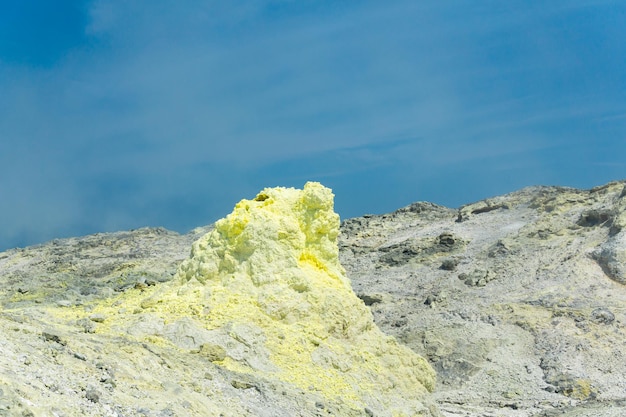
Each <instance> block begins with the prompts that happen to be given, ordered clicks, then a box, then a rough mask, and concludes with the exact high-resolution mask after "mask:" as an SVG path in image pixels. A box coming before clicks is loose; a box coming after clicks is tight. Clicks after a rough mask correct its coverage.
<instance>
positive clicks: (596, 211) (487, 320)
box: [340, 182, 626, 417]
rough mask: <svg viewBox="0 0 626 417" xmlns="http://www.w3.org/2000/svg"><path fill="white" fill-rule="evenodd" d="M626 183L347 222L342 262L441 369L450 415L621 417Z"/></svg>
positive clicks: (385, 320)
mask: <svg viewBox="0 0 626 417" xmlns="http://www.w3.org/2000/svg"><path fill="white" fill-rule="evenodd" d="M625 228H626V188H625V187H624V182H616V183H610V184H607V185H605V186H601V187H597V188H594V189H591V190H576V189H571V188H559V187H533V188H527V189H523V190H521V191H519V192H515V193H512V194H509V195H505V196H501V197H496V198H492V199H488V200H484V201H480V202H478V203H474V204H470V205H467V206H464V207H461V208H460V209H459V210H452V209H448V208H444V207H440V206H436V205H433V204H430V203H415V204H412V205H410V206H408V207H405V208H403V209H400V210H398V211H396V212H394V213H390V214H386V215H380V216H365V217H361V218H356V219H349V220H346V221H344V223H343V224H342V234H341V236H340V248H341V256H340V260H341V263H342V265H344V267H345V268H346V270H347V274H348V276H349V277H350V279H351V280H352V284H353V287H354V289H355V292H356V293H357V294H358V295H359V297H360V298H361V299H362V300H363V301H364V302H365V303H366V304H368V305H369V306H370V308H371V310H372V312H373V314H374V319H375V321H376V323H377V324H378V325H379V326H380V327H381V329H383V330H384V331H385V332H387V333H388V334H393V335H395V336H396V337H397V338H398V339H399V340H401V341H403V342H404V343H406V344H407V345H408V346H409V347H411V348H412V349H413V350H414V351H415V352H418V353H420V354H421V355H424V356H425V357H426V358H428V359H429V361H430V362H431V363H432V364H433V366H434V367H435V369H436V370H437V375H438V381H439V382H438V387H437V390H436V392H435V397H436V398H437V400H438V402H439V404H440V408H441V410H442V412H443V413H444V415H447V416H468V417H469V416H476V417H477V416H557V415H558V416H570V417H574V416H577V417H580V416H589V417H591V416H605V417H609V416H615V417H617V416H624V415H626V378H624V375H626V360H625V359H626V350H625V347H624V340H626V339H625V336H626V328H625V323H626V315H625V311H626V309H625V306H626V287H625V285H626V230H625Z"/></svg>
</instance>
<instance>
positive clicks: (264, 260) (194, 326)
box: [141, 182, 435, 416]
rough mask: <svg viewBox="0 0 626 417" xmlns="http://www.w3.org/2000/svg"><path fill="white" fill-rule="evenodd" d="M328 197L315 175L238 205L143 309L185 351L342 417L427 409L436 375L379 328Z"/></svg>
mask: <svg viewBox="0 0 626 417" xmlns="http://www.w3.org/2000/svg"><path fill="white" fill-rule="evenodd" d="M333 197H334V196H333V194H332V192H331V190H330V189H328V188H326V187H324V186H322V185H321V184H319V183H314V182H309V183H307V184H306V185H305V186H304V189H303V190H297V189H293V188H266V189H265V190H263V191H261V192H260V193H259V194H258V195H257V196H256V197H255V198H254V199H252V200H242V201H241V202H239V203H238V204H237V205H236V206H235V209H234V211H233V212H232V213H231V214H230V215H228V216H227V217H226V218H224V219H222V220H219V221H218V222H217V223H216V224H215V229H214V230H212V231H211V232H209V233H207V234H206V235H205V236H203V237H202V238H200V239H199V240H198V241H196V242H195V243H194V244H193V249H192V253H191V257H190V258H189V259H187V260H185V261H184V262H183V263H182V265H181V266H180V268H179V271H178V274H177V278H176V280H175V284H174V285H173V286H170V287H168V288H166V289H165V290H162V291H160V292H157V293H156V294H155V295H153V296H152V297H150V298H147V299H145V300H143V301H142V302H141V304H142V306H143V307H147V310H149V311H152V312H153V314H155V315H157V316H159V317H161V318H162V319H163V320H164V322H165V321H168V322H170V323H171V324H169V325H168V326H169V328H173V330H171V331H169V332H168V331H166V332H164V333H163V336H164V337H165V338H167V339H169V340H170V341H171V342H173V343H175V344H177V345H178V346H179V347H181V348H184V349H192V350H194V349H195V350H199V351H201V352H204V353H206V354H207V355H208V357H210V358H211V359H212V360H213V361H215V362H216V363H218V364H219V365H220V366H224V367H226V368H228V369H231V370H233V371H238V372H241V373H245V374H253V375H255V376H257V377H263V378H267V379H270V380H271V379H277V380H280V381H283V382H286V383H288V384H292V385H293V386H295V387H298V388H299V389H301V390H304V391H314V392H318V393H319V394H320V395H321V396H322V397H323V398H324V400H325V401H326V402H328V403H330V404H336V407H340V408H341V409H342V410H343V411H342V414H343V415H351V414H353V415H361V414H362V412H363V411H364V410H368V411H369V412H371V413H374V414H375V415H411V416H416V415H432V414H433V413H434V409H431V408H428V407H427V406H425V405H424V401H426V402H427V394H428V391H432V390H433V388H434V384H435V375H434V371H433V370H432V368H431V367H430V366H429V365H428V364H427V362H426V361H425V360H424V359H423V358H421V357H420V356H418V355H417V354H415V353H414V352H413V351H411V350H409V349H408V348H406V347H404V346H402V345H400V344H398V343H397V341H396V340H395V339H394V338H392V337H389V336H386V335H384V334H383V333H382V332H381V331H380V330H379V329H378V328H377V327H376V325H375V324H374V322H373V319H372V315H371V313H370V311H369V309H368V308H367V307H366V306H365V304H364V303H363V301H361V300H360V299H359V298H358V297H357V296H356V295H355V294H354V292H353V291H352V288H351V286H350V282H349V280H348V279H347V277H346V275H345V272H344V270H343V268H342V267H341V265H340V263H339V249H338V247H337V236H338V234H339V224H340V223H339V216H338V215H337V214H336V213H335V212H334V211H333ZM187 329H189V330H187ZM186 332H188V333H189V334H187V333H186Z"/></svg>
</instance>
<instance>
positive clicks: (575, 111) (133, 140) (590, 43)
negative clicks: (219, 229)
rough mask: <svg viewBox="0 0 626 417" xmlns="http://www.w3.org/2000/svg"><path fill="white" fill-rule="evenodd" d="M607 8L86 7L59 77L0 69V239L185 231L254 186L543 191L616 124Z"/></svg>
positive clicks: (100, 3)
mask: <svg viewBox="0 0 626 417" xmlns="http://www.w3.org/2000/svg"><path fill="white" fill-rule="evenodd" d="M620 4H621V3H620V2H618V1H608V0H607V1H589V0H587V1H583V0H580V1H575V2H572V1H567V2H566V1H555V2H551V3H550V4H543V3H539V2H525V1H512V2H500V3H497V2H496V3H494V2H473V3H464V4H463V5H459V4H455V5H451V4H449V3H445V2H435V1H425V2H413V1H399V2H392V3H384V2H375V1H366V2H358V3H354V2H352V3H350V2H318V1H291V2H288V1H270V0H267V1H258V2H248V1H229V2H223V1H192V2H186V3H185V4H184V5H181V3H180V2H174V1H155V2H151V3H150V6H146V5H145V4H139V3H135V2H126V1H122V0H96V1H93V2H92V3H91V4H90V7H89V9H88V10H89V12H88V15H87V16H88V20H87V22H86V25H85V27H84V32H85V33H84V36H85V39H87V41H86V43H84V42H83V43H69V44H68V45H71V48H69V49H68V50H67V51H65V53H64V54H60V56H61V58H59V59H58V60H57V61H56V62H55V63H54V65H51V66H46V67H42V68H39V67H34V66H28V65H13V64H7V63H4V64H3V63H2V62H3V61H2V59H1V58H2V57H1V56H0V90H2V92H3V93H2V96H1V97H0V135H1V136H2V140H0V176H1V177H2V178H11V180H10V181H4V180H3V181H0V195H1V196H2V199H1V200H2V201H3V202H2V203H1V205H0V229H2V230H6V231H7V232H6V233H7V234H6V235H5V236H19V235H28V236H31V237H30V238H28V239H25V240H24V241H27V240H28V241H34V240H40V239H43V238H48V237H52V236H54V235H58V234H68V233H76V231H77V230H80V231H85V232H86V231H94V230H98V228H99V227H100V226H102V229H112V228H125V227H136V226H139V225H143V224H146V223H148V222H150V223H151V224H164V225H166V226H170V227H177V228H179V229H181V230H182V229H184V228H185V227H192V226H193V225H197V224H198V222H200V221H207V222H208V221H211V220H212V219H213V218H214V217H216V216H217V215H218V214H222V213H223V210H225V209H224V208H223V206H225V207H226V209H227V208H229V207H230V205H231V203H232V201H233V200H234V199H236V197H237V196H239V195H240V194H245V193H246V192H252V191H253V189H254V188H255V187H258V186H259V185H267V184H260V182H261V181H262V180H263V181H272V182H273V183H274V182H282V181H290V180H291V179H293V178H305V177H325V178H327V179H329V180H330V181H335V182H336V183H338V184H347V181H348V180H349V181H353V182H354V181H357V180H358V181H362V182H364V183H365V182H367V181H374V179H373V178H372V175H376V176H377V177H378V178H384V180H385V181H388V182H389V183H394V182H397V184H398V185H395V186H390V187H388V188H389V191H388V192H389V193H396V194H406V191H404V190H402V189H401V187H403V186H404V187H406V186H407V185H406V184H407V183H406V182H405V180H403V179H402V177H403V176H404V177H411V178H413V180H414V181H415V182H416V183H422V184H423V183H425V182H427V181H431V182H433V181H434V180H435V179H436V178H441V181H444V180H448V177H446V176H445V175H444V174H442V173H444V172H451V171H453V170H455V171H459V170H461V171H462V170H463V169H467V172H474V171H472V170H474V169H475V168H476V167H475V165H476V164H481V166H482V167H483V168H484V169H488V168H489V167H493V169H502V168H503V167H506V166H507V165H506V161H509V163H508V166H513V165H514V164H513V162H512V161H515V160H517V161H524V163H525V164H526V166H529V165H532V166H533V172H534V173H541V172H545V173H547V174H546V177H545V178H549V179H552V178H555V177H554V171H553V170H552V168H551V164H552V161H550V162H549V163H547V162H545V161H544V160H542V159H541V158H543V157H544V156H542V155H549V156H550V157H553V156H554V155H558V154H560V153H559V152H562V151H561V149H563V147H565V146H566V145H567V144H568V143H576V144H577V146H579V147H584V146H585V144H584V140H583V139H582V138H583V135H587V134H590V133H591V132H593V129H600V128H599V127H598V126H599V125H602V123H598V122H597V121H598V120H605V119H606V117H613V115H621V114H623V112H624V111H625V110H626V108H624V107H623V106H624V104H623V100H622V101H620V100H621V99H622V98H623V94H621V93H623V92H624V91H625V89H624V86H625V85H624V79H626V72H625V69H624V64H623V63H622V62H621V61H620V57H626V56H625V55H624V54H625V52H624V46H623V45H622V42H621V39H623V36H618V34H620V35H625V34H626V33H624V29H623V28H621V26H620V25H617V24H616V23H615V21H614V20H613V17H612V15H613V14H614V13H615V10H616V9H619V10H621V11H622V12H623V10H624V6H623V5H620ZM453 6H454V7H453ZM609 9H610V10H609ZM580 10H584V12H585V13H587V14H588V13H591V14H589V15H590V16H594V19H596V20H593V21H590V20H589V19H585V18H584V16H582V15H581V14H580V13H579V11H580ZM581 16H582V17H581ZM25 23H26V24H27V22H25ZM605 23H606V24H605ZM579 29H581V30H584V32H583V33H582V34H580V35H579V34H578V32H577V31H578V30H579ZM76 45H78V46H76ZM596 56H597V57H598V60H597V61H593V62H592V61H590V58H594V57H596ZM612 56H613V57H615V58H611V57H612ZM599 74H602V75H603V76H602V77H600V76H599ZM620 89H621V90H620ZM620 106H621V107H620ZM603 118H604V119H603ZM613 125H615V123H613ZM613 129H615V128H614V127H613ZM618 132H622V133H623V128H622V130H621V131H619V130H618ZM595 133H597V134H598V135H603V134H604V135H609V133H607V132H605V131H600V130H597V131H595ZM611 134H615V131H613V133H611ZM602 137H603V138H605V139H603V140H605V141H609V139H608V136H602ZM409 139H410V140H409ZM607 143H608V142H607ZM606 146H607V147H608V148H609V149H615V148H611V146H613V145H610V144H608V145H606ZM613 156H615V157H617V156H616V154H615V152H613ZM324 160H326V163H324V162H323V161H324ZM503 161H504V162H503ZM607 163H611V160H608V161H607ZM542 167H545V169H542ZM516 172H517V174H518V176H519V173H520V172H521V168H519V171H516ZM612 172H614V171H612ZM259 173H261V174H259ZM372 173H374V174H372ZM359 175H361V176H363V178H362V179H358V176H359ZM437 175H439V177H437ZM468 176H469V174H468ZM342 178H343V179H342ZM523 178H524V177H523V176H522V177H520V181H522V180H523ZM525 178H528V179H529V181H530V180H532V181H535V180H540V179H541V178H540V177H539V176H535V177H532V178H530V177H525ZM502 181H503V182H502V184H504V180H502ZM400 184H402V185H400ZM462 186H463V184H461V185H458V186H457V187H462ZM345 188H346V189H348V188H349V187H345ZM360 188H366V187H361V186H354V187H353V189H355V190H356V189H360ZM432 189H433V190H434V189H435V188H432ZM198 190H200V191H198ZM239 190H241V191H239ZM359 192H360V191H359ZM448 192H455V191H448ZM201 193H206V195H204V196H198V194H201ZM355 193H356V192H355ZM5 196H7V197H6V198H5ZM435 197H436V196H435ZM414 198H415V199H417V198H420V197H419V196H417V195H416V196H415V197H414ZM354 200H355V201H361V200H359V199H358V198H357V196H356V195H355V198H354ZM389 200H390V201H393V202H395V201H397V200H393V198H391V197H390V198H389ZM355 204H357V203H355ZM35 207H45V209H43V208H41V209H39V208H37V209H35ZM218 207H220V208H218ZM390 209H393V207H390ZM45 210H47V211H49V212H50V213H54V215H52V214H50V216H49V217H46V216H45V215H44V214H43V213H44V211H45ZM203 210H205V213H206V214H204V215H202V214H200V213H203ZM346 210H347V211H350V212H351V213H354V214H358V212H357V207H356V206H355V207H352V208H347V209H346ZM363 210H364V211H369V210H368V209H367V208H364V209H363ZM179 213H187V214H186V215H185V216H181V215H180V214H179ZM202 216H204V217H202ZM181 217H185V218H184V219H181ZM200 219H201V220H200ZM35 235H38V236H41V237H40V238H32V236H35ZM16 239H17V238H15V237H8V238H5V242H15V241H16ZM0 240H2V239H0ZM3 245H10V243H4V244H3V243H2V242H1V241H0V247H2V246H3Z"/></svg>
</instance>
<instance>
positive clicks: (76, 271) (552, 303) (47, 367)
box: [0, 182, 626, 417]
mask: <svg viewBox="0 0 626 417" xmlns="http://www.w3.org/2000/svg"><path fill="white" fill-rule="evenodd" d="M625 190H626V188H625V183H624V182H615V183H611V184H607V185H605V186H601V187H597V188H594V189H592V190H576V189H571V188H560V187H533V188H527V189H523V190H521V191H518V192H515V193H512V194H508V195H505V196H500V197H495V198H491V199H488V200H484V201H480V202H477V203H473V204H469V205H466V206H463V207H461V208H460V209H450V208H445V207H441V206H437V205H434V204H431V203H423V202H420V203H415V204H412V205H410V206H408V207H404V208H402V209H399V210H397V211H395V212H393V213H390V214H385V215H371V216H364V217H360V218H355V219H348V220H345V221H344V222H343V224H342V234H341V236H340V238H339V245H340V259H341V262H342V264H343V266H344V268H345V269H346V271H347V275H348V277H349V278H350V279H351V280H352V285H353V288H354V291H355V292H356V293H357V295H358V296H359V297H360V298H361V299H362V300H363V302H364V303H365V304H366V305H367V306H369V308H370V309H371V311H372V313H373V315H374V318H375V321H376V323H377V324H378V326H379V327H380V328H381V329H382V330H383V331H384V332H386V333H387V334H390V335H393V336H395V337H396V338H397V339H398V340H400V341H401V342H402V343H404V344H406V345H407V346H409V347H410V348H411V349H413V350H414V351H415V352H417V353H419V354H420V355H422V356H424V357H425V358H427V359H428V360H429V361H430V363H431V364H432V365H433V367H434V368H435V369H436V371H437V375H438V383H437V388H436V390H435V392H434V393H433V395H434V398H435V400H436V402H437V404H438V406H439V409H440V411H441V413H442V415H444V416H448V417H461V416H463V417H479V416H486V417H488V416H513V417H518V416H519V417H527V416H528V417H530V416H544V417H548V416H565V417H583V416H585V417H592V416H594V417H595V416H600V417H623V416H625V415H626V327H625V325H626V192H625ZM209 229H210V227H205V228H201V229H197V230H194V231H192V232H190V233H189V234H186V235H179V234H177V233H174V232H170V231H167V230H165V229H161V228H157V229H150V228H146V229H138V230H134V231H129V232H119V233H110V234H97V235H92V236H86V237H81V238H72V239H62V240H55V241H52V242H49V243H46V244H43V245H37V246H33V247H29V248H25V249H12V250H9V251H6V252H3V253H0V305H1V308H0V335H1V337H0V416H68V417H69V416H74V415H77V416H78V415H94V416H185V415H206V416H220V415H223V416H267V417H271V416H298V415H301V416H332V415H338V416H340V415H343V414H342V413H343V411H342V410H343V409H342V408H341V407H342V404H341V402H340V401H339V402H337V403H326V402H325V401H324V399H323V398H322V397H320V396H316V395H315V393H312V392H305V391H302V390H297V389H295V388H294V387H293V386H290V385H288V384H282V385H281V384H280V383H278V382H276V381H274V380H272V381H268V380H262V379H258V378H255V377H254V375H249V374H245V373H237V372H234V371H230V370H227V369H225V368H223V367H221V366H219V365H216V364H214V363H213V362H215V361H219V360H221V359H223V358H224V355H225V354H232V352H230V353H229V352H225V351H224V350H223V349H219V347H218V346H208V345H203V348H202V349H200V350H199V351H195V352H192V353H190V351H184V350H180V349H175V348H172V346H170V345H167V344H159V343H137V342H133V340H134V339H132V338H131V337H129V338H123V337H119V338H115V337H112V336H106V335H103V334H102V333H99V332H98V331H96V330H97V329H98V326H106V325H107V317H106V316H103V315H102V314H98V313H93V314H91V315H87V317H86V318H84V317H83V318H81V319H76V320H72V319H71V317H68V318H65V319H63V320H62V319H60V318H59V317H58V316H55V317H51V316H50V314H49V311H50V308H51V307H54V308H55V309H57V310H58V309H61V310H63V309H67V311H72V309H76V308H79V309H83V310H86V311H87V312H89V309H90V308H91V307H90V306H91V305H92V303H94V302H95V301H97V300H99V299H104V298H106V297H111V296H114V295H115V294H119V293H123V292H125V291H128V290H129V289H136V288H140V289H141V288H149V287H152V286H156V285H159V283H161V282H165V281H168V280H170V279H171V278H172V277H173V276H174V274H175V272H176V270H177V267H178V265H179V264H180V262H181V261H182V260H184V259H185V258H187V257H188V255H189V250H190V247H191V243H192V242H193V241H194V240H196V239H197V238H199V237H200V236H201V235H202V234H203V233H205V232H206V231H207V230H209ZM119 308H120V309H124V306H123V305H120V306H119ZM136 317H137V321H136V326H135V327H134V328H133V331H136V332H138V333H140V334H164V335H169V336H171V337H174V336H176V335H177V334H178V333H180V331H182V332H183V333H184V335H183V336H185V337H193V334H190V330H189V329H192V330H193V326H191V327H189V326H188V328H185V329H183V330H180V329H174V328H167V326H166V324H165V323H162V322H159V321H158V320H154V319H151V318H150V316H149V315H147V314H142V313H141V312H137V315H136ZM179 330H180V331H179ZM199 331H200V330H199ZM168 332H169V333H168ZM177 332H178V333H177ZM172 335H174V336H172ZM171 337H170V338H171ZM250 352H252V353H250ZM253 353H254V350H252V351H248V352H247V354H248V355H250V354H253ZM353 415H363V416H371V415H374V413H373V411H372V410H370V409H363V410H361V411H360V414H353Z"/></svg>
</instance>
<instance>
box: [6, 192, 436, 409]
mask: <svg viewBox="0 0 626 417" xmlns="http://www.w3.org/2000/svg"><path fill="white" fill-rule="evenodd" d="M332 207H333V195H332V193H331V192H330V190H329V189H327V188H324V187H323V186H321V185H320V184H318V183H307V184H306V185H305V188H304V190H295V189H285V188H276V189H265V190H263V191H262V192H261V193H259V195H257V196H256V198H254V199H253V200H242V201H241V202H240V203H239V204H237V206H236V207H235V209H234V211H233V213H231V214H230V215H229V216H228V217H226V218H225V219H222V220H220V221H218V222H217V223H216V225H215V228H214V229H212V230H210V231H209V232H208V233H206V234H205V235H202V234H201V232H202V231H200V230H199V231H196V232H194V233H192V234H190V235H186V236H178V235H176V234H174V233H171V232H167V231H165V230H162V229H141V230H138V231H133V232H126V233H117V234H109V235H97V236H90V237H86V238H80V239H69V240H62V241H55V242H51V243H49V244H46V245H42V246H39V247H34V248H28V249H25V250H12V251H8V252H5V253H3V254H0V284H1V288H2V293H1V294H0V297H1V298H0V300H1V301H2V306H3V307H2V310H1V311H0V332H1V333H2V334H3V336H4V337H3V338H2V339H1V340H0V353H1V354H0V415H24V416H27V415H34V416H39V415H42V416H44V415H45V416H48V415H54V416H78V415H97V416H100V415H102V416H174V415H180V416H183V415H189V416H267V417H270V416H425V417H426V416H438V415H440V414H439V412H438V411H437V408H436V407H435V405H434V403H433V401H432V399H431V396H430V394H429V391H432V390H433V388H434V385H435V378H434V377H435V375H434V371H433V370H432V368H431V367H430V366H429V365H428V363H427V362H426V361H425V360H424V359H423V358H422V357H420V356H419V355H417V354H416V353H415V352H413V351H411V350H410V349H409V348H407V347H405V346H404V345H401V344H399V343H398V342H397V341H396V339H394V338H393V337H389V336H386V335H384V334H383V333H382V332H381V331H380V330H379V329H378V327H377V326H376V325H375V324H374V322H373V318H372V315H371V312H370V311H369V309H368V308H367V307H366V306H365V304H364V302H363V301H362V300H360V299H359V298H357V297H356V295H355V294H354V292H353V291H352V289H351V287H350V282H349V281H348V279H347V278H346V276H345V272H344V270H343V268H342V267H341V265H340V264H339V259H338V254H339V251H338V247H337V236H338V234H339V217H338V216H337V215H336V214H335V213H334V212H333V210H332ZM199 236H201V237H200V238H199V239H197V240H195V238H197V237H199ZM193 240H195V243H194V244H193V246H192V253H191V256H190V257H186V256H182V255H181V254H182V253H183V252H188V249H187V250H183V249H182V248H183V247H184V246H185V245H188V244H189V243H190V242H191V241H193ZM187 247H188V246H187ZM185 258H186V259H185ZM182 259H185V260H184V261H183V262H182V263H181V262H180V261H181V260H182Z"/></svg>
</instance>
